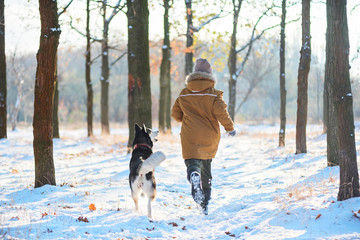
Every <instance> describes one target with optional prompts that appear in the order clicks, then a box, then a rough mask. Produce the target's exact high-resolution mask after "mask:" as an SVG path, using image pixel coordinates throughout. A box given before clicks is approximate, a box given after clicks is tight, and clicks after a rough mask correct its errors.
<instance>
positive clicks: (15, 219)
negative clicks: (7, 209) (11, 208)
mask: <svg viewBox="0 0 360 240" xmlns="http://www.w3.org/2000/svg"><path fill="white" fill-rule="evenodd" d="M17 220H20V218H19V217H18V216H16V217H12V218H10V221H17Z"/></svg>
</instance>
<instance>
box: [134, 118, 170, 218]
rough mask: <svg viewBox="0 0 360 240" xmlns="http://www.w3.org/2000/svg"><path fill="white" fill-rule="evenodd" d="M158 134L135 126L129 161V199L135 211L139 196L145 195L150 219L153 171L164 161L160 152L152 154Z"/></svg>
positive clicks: (163, 156) (153, 185)
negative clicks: (132, 201) (131, 200)
mask: <svg viewBox="0 0 360 240" xmlns="http://www.w3.org/2000/svg"><path fill="white" fill-rule="evenodd" d="M157 134H158V132H153V131H152V130H151V129H149V128H146V127H145V125H144V124H143V127H142V128H140V127H139V125H137V124H135V138H134V142H133V149H134V150H133V152H132V156H131V160H130V164H129V167H130V174H129V184H130V188H131V197H132V199H133V200H134V203H135V208H136V210H139V205H138V203H139V202H138V201H139V196H140V195H142V194H145V195H146V197H147V198H148V205H147V215H148V217H149V218H151V217H152V216H151V202H152V201H153V200H154V199H155V197H156V182H155V175H154V170H155V167H157V166H158V165H159V164H160V163H161V162H163V161H164V160H165V154H164V153H162V152H155V153H153V152H152V147H153V141H152V138H153V139H154V140H156V139H155V137H156V136H157Z"/></svg>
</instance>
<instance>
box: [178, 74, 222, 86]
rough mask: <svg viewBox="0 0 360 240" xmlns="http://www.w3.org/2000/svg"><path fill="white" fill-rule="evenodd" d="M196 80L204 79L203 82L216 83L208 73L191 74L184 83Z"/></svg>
mask: <svg viewBox="0 0 360 240" xmlns="http://www.w3.org/2000/svg"><path fill="white" fill-rule="evenodd" d="M197 79H204V80H210V81H213V82H214V84H215V83H216V80H215V78H214V76H213V75H212V74H210V73H205V72H193V73H191V74H190V75H189V76H188V77H187V78H186V80H185V83H186V84H188V83H189V82H191V81H194V80H197Z"/></svg>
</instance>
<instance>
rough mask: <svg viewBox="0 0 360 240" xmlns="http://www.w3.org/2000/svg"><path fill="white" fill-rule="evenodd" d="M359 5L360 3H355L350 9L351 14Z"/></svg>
mask: <svg viewBox="0 0 360 240" xmlns="http://www.w3.org/2000/svg"><path fill="white" fill-rule="evenodd" d="M359 6H360V4H356V5H355V6H354V7H353V8H352V9H351V11H350V14H352V13H353V12H354V11H355V9H356V8H357V7H359Z"/></svg>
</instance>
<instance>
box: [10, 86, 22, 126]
mask: <svg viewBox="0 0 360 240" xmlns="http://www.w3.org/2000/svg"><path fill="white" fill-rule="evenodd" d="M21 85H22V84H21V83H20V85H19V86H18V87H17V91H18V93H17V97H16V103H15V105H14V107H13V108H12V109H10V123H11V130H12V131H15V129H16V122H17V119H18V115H19V111H20V104H21V102H22V100H21V99H22V97H21V96H22V91H21V87H22V86H21Z"/></svg>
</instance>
